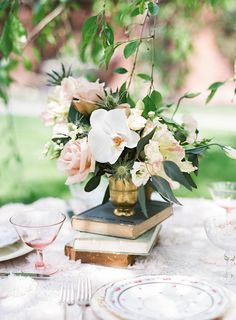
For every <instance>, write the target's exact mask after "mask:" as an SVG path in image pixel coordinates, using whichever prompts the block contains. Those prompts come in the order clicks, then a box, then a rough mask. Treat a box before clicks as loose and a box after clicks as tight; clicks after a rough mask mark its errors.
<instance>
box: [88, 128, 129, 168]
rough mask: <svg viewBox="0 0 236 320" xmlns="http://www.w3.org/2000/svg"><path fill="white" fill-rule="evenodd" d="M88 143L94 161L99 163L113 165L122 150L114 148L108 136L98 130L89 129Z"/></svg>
mask: <svg viewBox="0 0 236 320" xmlns="http://www.w3.org/2000/svg"><path fill="white" fill-rule="evenodd" d="M88 142H89V145H90V147H91V149H92V153H93V156H94V159H95V160H96V161H98V162H101V163H106V162H110V163H115V162H116V160H117V159H118V158H119V156H120V154H121V152H122V151H123V150H119V149H117V148H114V142H113V140H112V139H111V137H110V136H109V135H107V134H106V133H105V132H104V131H102V130H101V129H99V128H96V129H91V131H90V132H89V134H88Z"/></svg>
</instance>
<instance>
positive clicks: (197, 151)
mask: <svg viewBox="0 0 236 320" xmlns="http://www.w3.org/2000/svg"><path fill="white" fill-rule="evenodd" d="M208 148H209V147H208V146H200V147H196V148H193V149H186V150H185V152H186V153H187V154H190V153H192V154H201V153H203V152H205V151H206V150H207V149H208Z"/></svg>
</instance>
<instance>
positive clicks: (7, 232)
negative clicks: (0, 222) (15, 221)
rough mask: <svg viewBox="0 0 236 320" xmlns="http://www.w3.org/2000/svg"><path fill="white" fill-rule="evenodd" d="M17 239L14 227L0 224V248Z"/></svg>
mask: <svg viewBox="0 0 236 320" xmlns="http://www.w3.org/2000/svg"><path fill="white" fill-rule="evenodd" d="M18 240H19V236H18V234H17V233H16V231H15V229H14V228H13V227H11V226H0V249H1V248H4V247H6V246H9V245H10V244H13V243H15V242H16V241H18Z"/></svg>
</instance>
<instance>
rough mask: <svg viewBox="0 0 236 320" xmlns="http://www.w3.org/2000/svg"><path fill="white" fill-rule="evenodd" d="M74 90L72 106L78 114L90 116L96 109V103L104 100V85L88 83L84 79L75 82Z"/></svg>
mask: <svg viewBox="0 0 236 320" xmlns="http://www.w3.org/2000/svg"><path fill="white" fill-rule="evenodd" d="M75 82H76V89H75V91H74V95H73V98H74V100H73V104H74V107H75V109H76V110H78V111H79V112H81V113H83V114H86V115H90V114H91V113H92V112H93V111H94V110H96V109H97V103H99V102H100V103H101V102H102V101H101V99H104V98H105V93H104V83H99V81H98V80H97V81H96V82H90V81H88V80H87V79H85V78H81V77H80V78H78V79H76V80H75Z"/></svg>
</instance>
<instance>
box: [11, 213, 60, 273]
mask: <svg viewBox="0 0 236 320" xmlns="http://www.w3.org/2000/svg"><path fill="white" fill-rule="evenodd" d="M65 219H66V216H65V215H64V214H63V213H55V212H47V211H36V210H28V211H25V212H23V213H20V214H17V215H14V216H12V217H11V218H10V222H11V223H12V225H13V226H14V227H15V229H16V231H17V233H18V235H19V236H20V238H21V240H22V241H23V242H24V243H25V244H26V245H27V246H29V247H31V248H33V249H35V250H36V253H37V260H36V263H35V270H36V271H37V272H40V273H44V274H53V273H55V272H56V271H57V269H55V268H53V267H51V266H49V265H46V264H45V263H44V260H43V249H44V248H46V247H48V246H49V245H50V244H51V243H52V242H53V241H54V240H55V239H56V237H57V235H58V232H59V231H60V229H61V227H62V225H63V222H64V221H65Z"/></svg>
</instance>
